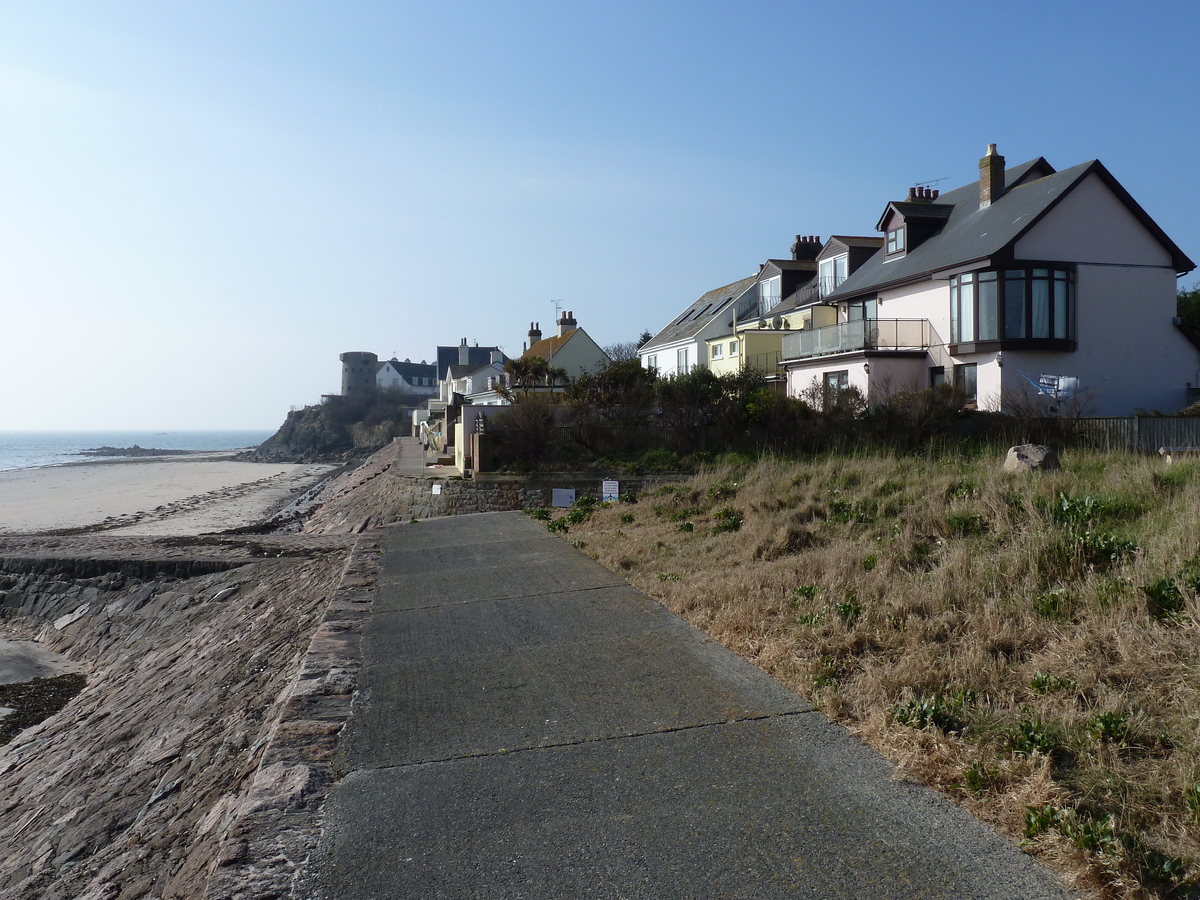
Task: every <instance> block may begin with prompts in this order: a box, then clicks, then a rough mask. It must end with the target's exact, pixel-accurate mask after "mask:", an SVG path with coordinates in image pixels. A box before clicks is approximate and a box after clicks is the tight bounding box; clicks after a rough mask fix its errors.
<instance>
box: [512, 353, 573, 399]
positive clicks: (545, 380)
mask: <svg viewBox="0 0 1200 900" xmlns="http://www.w3.org/2000/svg"><path fill="white" fill-rule="evenodd" d="M570 380H571V376H570V375H568V374H567V370H566V369H564V368H563V367H562V366H552V365H550V363H549V362H547V361H546V360H545V359H544V358H543V357H541V356H520V357H518V358H516V359H510V360H508V361H506V362H505V363H504V384H503V385H501V386H500V387H499V388H497V391H498V393H499V394H500V396H502V397H504V398H505V399H507V400H512V399H513V395H514V391H520V392H521V397H522V398H528V397H529V395H530V394H531V393H532V392H533V391H535V390H537V388H539V387H549V388H550V389H551V390H554V388H555V386H556V385H564V386H565V385H566V384H568V383H569V382H570Z"/></svg>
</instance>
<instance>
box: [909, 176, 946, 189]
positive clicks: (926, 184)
mask: <svg viewBox="0 0 1200 900" xmlns="http://www.w3.org/2000/svg"><path fill="white" fill-rule="evenodd" d="M947 178H949V176H947ZM947 178H934V179H933V180H932V181H917V182H914V186H915V187H933V186H934V185H935V184H937V183H939V182H942V181H946V180H947Z"/></svg>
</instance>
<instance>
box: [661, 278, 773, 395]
mask: <svg viewBox="0 0 1200 900" xmlns="http://www.w3.org/2000/svg"><path fill="white" fill-rule="evenodd" d="M758 281H759V279H758V276H757V275H751V276H750V277H748V278H743V279H741V280H740V281H735V282H733V283H732V284H727V285H724V286H722V287H719V288H716V289H714V290H711V291H708V292H706V293H704V294H702V295H701V296H700V298H699V299H698V300H696V301H695V302H694V303H692V304H691V305H689V306H688V307H687V308H686V309H685V310H684V311H683V312H682V313H680V315H678V316H677V317H676V318H675V319H673V320H672V321H671V323H670V324H669V325H667V326H666V327H665V328H663V329H662V330H661V331H659V333H658V334H656V335H655V336H654V337H652V338H651V339H650V340H648V341H647V342H646V343H645V344H643V345H642V346H641V347H640V348H639V350H638V358H639V359H640V360H641V363H642V368H645V369H656V370H657V371H658V373H659V375H663V376H670V375H676V374H683V373H686V372H690V371H691V370H692V369H694V368H696V367H697V366H700V367H702V368H704V367H707V366H708V364H709V345H708V341H709V339H710V338H717V337H722V336H724V335H727V334H729V333H730V329H731V327H732V323H733V320H734V317H735V316H736V315H739V310H740V311H741V312H740V314H741V315H743V316H744V315H746V314H747V313H749V312H750V311H751V310H753V311H757V310H758V309H759V307H760V304H761V299H760V296H759V288H758ZM730 340H732V339H731V338H726V339H725V346H724V347H722V351H725V350H726V349H729V350H730V352H732V353H734V354H737V353H738V348H737V346H736V341H734V346H733V347H732V348H730V347H729V341H730Z"/></svg>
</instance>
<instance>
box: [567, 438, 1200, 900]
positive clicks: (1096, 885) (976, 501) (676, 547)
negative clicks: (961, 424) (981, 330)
mask: <svg viewBox="0 0 1200 900" xmlns="http://www.w3.org/2000/svg"><path fill="white" fill-rule="evenodd" d="M1063 463H1064V468H1063V470H1062V471H1061V472H1054V473H1033V474H1029V475H1017V476H1014V475H1007V474H1005V473H1003V472H1001V471H1000V460H999V459H998V458H987V459H980V460H964V459H925V458H912V457H908V458H883V457H879V456H859V457H853V456H850V457H838V458H827V459H820V460H816V461H806V462H797V461H794V460H781V459H777V458H769V457H768V458H763V459H761V460H760V461H758V462H757V463H756V464H752V465H749V464H743V465H741V466H725V467H714V468H712V469H710V470H708V471H704V472H701V473H700V474H698V475H697V476H696V477H694V478H692V479H691V480H689V481H687V482H684V483H680V484H665V485H662V486H661V487H659V488H658V489H656V490H653V491H650V492H648V493H647V494H644V495H643V496H642V497H641V498H640V500H639V502H637V503H636V504H627V503H620V504H615V505H612V506H608V507H601V508H598V509H595V511H594V512H592V513H591V514H590V515H589V514H587V513H586V512H584V511H581V510H573V511H572V512H571V513H569V514H568V515H569V516H570V521H569V522H563V523H562V524H561V525H560V524H557V523H553V524H555V525H556V527H558V528H561V527H563V525H566V527H568V528H569V533H568V534H567V535H566V538H567V539H568V540H571V541H573V542H575V543H576V545H577V546H581V547H583V549H584V551H585V552H586V553H588V554H590V555H591V556H593V557H594V558H595V559H597V560H599V561H600V562H601V563H603V564H604V565H606V566H608V567H609V568H611V569H613V570H614V571H616V572H619V573H620V574H622V575H623V576H624V577H625V578H627V579H628V580H629V581H630V582H631V583H632V584H634V585H636V586H637V587H638V588H640V589H641V590H642V591H644V592H645V593H647V594H649V595H650V596H652V597H655V598H656V599H658V600H660V601H662V602H663V603H664V604H665V605H666V606H668V607H669V608H670V609H672V610H674V611H675V612H677V613H679V614H680V615H682V616H684V617H685V618H686V619H687V620H688V621H690V622H692V623H693V624H695V625H696V626H698V627H700V628H702V629H704V630H705V631H707V632H708V633H709V634H711V635H713V636H714V637H716V638H717V639H719V640H721V641H722V642H723V643H724V644H726V645H727V646H728V647H730V648H731V649H733V650H735V651H737V652H738V653H740V654H742V655H743V656H745V657H747V658H748V659H750V660H752V661H753V662H754V663H756V664H757V665H758V666H759V667H760V668H762V669H763V670H765V671H767V672H770V673H771V674H773V675H775V676H777V677H778V678H780V679H781V680H783V681H784V682H785V683H787V684H788V685H790V686H791V687H792V688H793V689H795V690H796V691H798V692H799V693H801V694H803V695H804V696H806V697H809V698H810V699H811V700H813V702H814V703H816V704H817V706H818V707H819V708H820V709H822V710H823V711H824V712H825V713H826V714H827V715H828V716H829V717H830V718H831V719H833V720H835V721H837V722H841V723H843V724H844V725H846V726H848V727H849V728H850V729H851V730H852V731H854V732H855V733H856V734H858V735H859V736H861V737H862V739H863V740H865V741H867V742H868V743H869V744H870V745H872V746H873V747H875V748H877V749H878V750H879V751H881V752H882V753H883V754H885V755H886V756H887V757H888V758H889V759H891V760H892V761H893V762H895V763H896V764H897V766H899V768H900V770H901V772H903V773H904V774H906V775H909V776H911V777H913V778H916V779H918V780H920V781H922V782H924V783H926V784H928V785H930V786H932V787H935V788H937V789H938V790H940V791H942V792H943V793H946V794H947V795H949V796H950V797H952V798H953V799H954V800H955V801H956V802H958V803H959V804H961V805H962V806H964V807H965V808H967V809H969V810H970V811H971V812H973V813H975V814H976V815H977V816H979V817H980V818H981V819H983V820H985V821H987V822H989V823H991V824H992V825H993V826H994V827H996V828H997V829H999V830H1000V831H1002V832H1004V833H1005V834H1007V835H1009V836H1010V837H1011V838H1013V840H1014V841H1022V842H1024V844H1025V846H1027V847H1028V848H1029V850H1030V851H1031V852H1033V853H1035V854H1038V855H1039V856H1041V857H1042V858H1043V859H1045V860H1046V861H1047V862H1048V863H1050V864H1051V865H1053V866H1055V867H1057V868H1058V869H1059V870H1060V871H1062V872H1063V873H1064V874H1065V875H1066V876H1067V877H1068V878H1069V879H1070V880H1071V881H1072V882H1073V883H1074V884H1076V886H1078V887H1080V888H1084V889H1087V890H1090V891H1092V892H1093V893H1094V894H1095V896H1098V897H1104V898H1151V897H1155V898H1166V897H1173V898H1178V897H1196V896H1200V888H1198V887H1197V886H1196V883H1195V879H1196V878H1197V876H1200V868H1198V867H1197V864H1196V862H1195V861H1196V860H1197V859H1198V858H1200V640H1198V639H1200V626H1198V624H1197V623H1198V621H1200V603H1198V601H1197V590H1198V589H1200V556H1198V554H1200V469H1197V468H1195V467H1192V466H1186V465H1185V466H1179V465H1177V466H1176V467H1174V468H1172V469H1166V470H1164V469H1163V468H1162V466H1161V463H1159V462H1158V461H1157V460H1150V459H1144V458H1139V457H1132V456H1111V455H1101V454H1094V453H1083V452H1080V453H1073V454H1068V455H1067V457H1066V458H1065V459H1064V461H1063ZM580 519H582V521H579V520H580Z"/></svg>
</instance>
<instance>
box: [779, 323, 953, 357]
mask: <svg viewBox="0 0 1200 900" xmlns="http://www.w3.org/2000/svg"><path fill="white" fill-rule="evenodd" d="M932 343H933V329H932V328H931V327H930V325H929V320H928V319H857V320H855V321H853V322H842V323H839V324H837V325H827V326H825V327H824V328H813V329H811V330H809V331H795V332H792V333H791V334H788V335H786V336H785V337H784V339H783V358H784V359H785V360H788V359H809V358H811V357H814V356H830V355H833V354H835V353H853V352H856V351H861V350H927V349H928V348H929V347H930V346H931V344H932Z"/></svg>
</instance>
